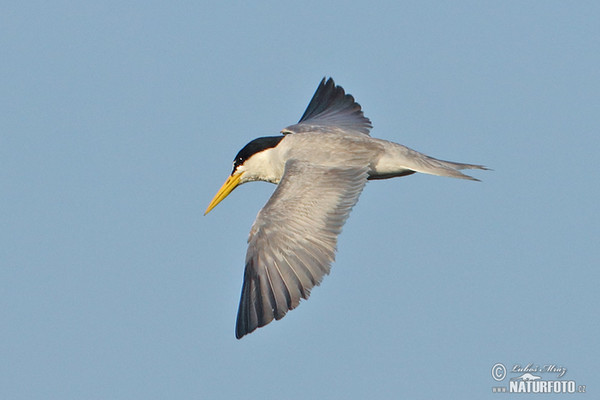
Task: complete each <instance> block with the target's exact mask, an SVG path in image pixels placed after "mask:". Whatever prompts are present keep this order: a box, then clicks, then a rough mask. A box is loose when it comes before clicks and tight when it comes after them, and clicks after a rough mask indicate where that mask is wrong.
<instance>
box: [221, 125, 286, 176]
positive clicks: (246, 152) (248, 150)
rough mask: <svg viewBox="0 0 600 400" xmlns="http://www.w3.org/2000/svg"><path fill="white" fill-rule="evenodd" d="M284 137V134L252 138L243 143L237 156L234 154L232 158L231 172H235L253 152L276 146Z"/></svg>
mask: <svg viewBox="0 0 600 400" xmlns="http://www.w3.org/2000/svg"><path fill="white" fill-rule="evenodd" d="M284 137H285V136H283V135H280V136H265V137H260V138H258V139H254V140H253V141H251V142H250V143H248V144H247V145H245V146H244V148H243V149H241V150H240V152H239V153H238V154H237V156H235V159H234V160H233V172H235V169H236V168H237V167H238V166H240V165H242V164H243V163H244V162H246V160H247V159H249V158H250V157H252V156H253V155H254V154H256V153H260V152H261V151H263V150H266V149H271V148H273V147H275V146H277V145H278V144H279V142H281V139H283V138H284ZM233 172H232V174H233Z"/></svg>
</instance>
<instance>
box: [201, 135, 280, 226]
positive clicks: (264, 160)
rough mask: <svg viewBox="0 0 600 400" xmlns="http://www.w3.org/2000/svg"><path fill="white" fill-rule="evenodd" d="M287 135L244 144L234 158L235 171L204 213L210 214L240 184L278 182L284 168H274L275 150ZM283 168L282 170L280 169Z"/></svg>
mask: <svg viewBox="0 0 600 400" xmlns="http://www.w3.org/2000/svg"><path fill="white" fill-rule="evenodd" d="M284 137H285V136H267V137H260V138H258V139H254V140H253V141H251V142H250V143H248V144H247V145H245V146H244V148H242V149H241V150H240V151H239V153H238V154H237V156H235V159H234V160H233V171H232V172H231V175H229V177H228V178H227V180H226V181H225V183H224V184H223V186H221V189H219V191H218V192H217V194H216V195H215V197H214V198H213V199H212V201H211V202H210V204H209V205H208V208H207V209H206V212H205V213H204V215H206V214H208V213H209V212H210V211H211V210H212V209H213V208H215V207H216V206H217V204H219V203H220V202H221V201H222V200H223V199H225V197H227V196H228V195H229V193H231V192H232V191H233V189H235V188H236V187H238V186H239V185H241V184H242V183H246V182H252V181H261V180H262V181H268V182H276V181H278V180H279V178H280V177H281V173H282V172H283V171H282V168H276V167H275V168H274V166H273V152H272V151H271V150H272V149H274V148H275V147H276V146H277V145H278V144H279V142H281V140H282V139H283V138H284ZM279 170H281V171H279Z"/></svg>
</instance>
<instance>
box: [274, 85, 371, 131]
mask: <svg viewBox="0 0 600 400" xmlns="http://www.w3.org/2000/svg"><path fill="white" fill-rule="evenodd" d="M371 128H372V125H371V121H370V120H369V119H368V118H367V117H365V116H364V114H363V111H362V108H361V106H360V104H358V103H357V102H356V101H355V100H354V97H353V96H352V95H350V94H346V92H345V91H344V88H342V87H341V86H337V85H336V84H335V82H334V81H333V79H331V78H329V79H328V80H327V81H326V80H325V78H323V80H321V83H320V84H319V86H318V87H317V91H316V92H315V94H314V95H313V97H312V99H311V101H310V103H309V104H308V107H306V111H304V114H303V115H302V118H300V121H298V123H297V124H295V125H290V126H288V127H287V128H285V129H283V130H282V131H281V132H282V133H284V134H287V133H300V132H345V133H353V134H361V135H367V136H368V135H369V130H370V129H371Z"/></svg>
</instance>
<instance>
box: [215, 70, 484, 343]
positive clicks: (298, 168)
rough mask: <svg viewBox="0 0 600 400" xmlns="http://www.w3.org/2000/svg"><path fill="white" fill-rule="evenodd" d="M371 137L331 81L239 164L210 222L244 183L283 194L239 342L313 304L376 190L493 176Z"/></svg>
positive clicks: (256, 244)
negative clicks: (353, 219) (354, 216)
mask: <svg viewBox="0 0 600 400" xmlns="http://www.w3.org/2000/svg"><path fill="white" fill-rule="evenodd" d="M371 128H372V126H371V121H370V120H369V119H368V118H366V117H365V116H364V114H363V112H362V109H361V106H360V105H359V104H358V103H357V102H356V101H355V100H354V97H352V95H350V94H346V93H345V91H344V89H343V88H342V87H341V86H337V85H336V84H335V83H334V81H333V79H331V78H329V79H328V80H326V79H325V78H323V80H322V81H321V83H320V84H319V86H318V87H317V90H316V92H315V94H314V95H313V97H312V99H311V101H310V103H309V104H308V107H307V108H306V111H305V112H304V114H303V115H302V118H300V121H299V122H298V123H297V124H295V125H290V126H288V127H287V128H284V129H283V130H281V135H278V136H267V137H260V138H258V139H254V140H252V141H251V142H250V143H248V144H247V145H246V146H244V148H242V149H241V150H240V152H239V153H238V154H237V156H235V159H234V161H233V171H232V172H231V175H230V176H229V177H228V178H227V180H226V181H225V183H224V184H223V186H222V187H221V188H220V189H219V191H218V192H217V194H216V195H215V197H214V198H213V200H212V201H211V202H210V204H209V206H208V208H207V209H206V212H205V213H204V215H206V214H208V213H209V212H210V211H211V210H212V209H213V208H214V207H215V206H216V205H217V204H219V203H220V202H221V201H222V200H223V199H224V198H225V197H227V195H229V193H231V191H232V190H233V189H235V188H236V187H238V186H239V185H241V184H243V183H246V182H253V181H266V182H271V183H274V184H276V185H277V187H276V189H275V191H274V192H273V195H272V196H271V198H270V199H269V200H268V201H267V204H265V206H264V207H263V208H262V210H260V212H259V213H258V215H257V217H256V220H255V221H254V224H253V225H252V228H251V230H250V236H249V237H248V251H247V253H246V268H245V272H244V283H243V285H242V295H241V299H240V305H239V309H238V315H237V323H236V332H235V334H236V337H237V338H238V339H240V338H242V337H243V336H244V335H246V334H248V333H251V332H253V331H254V330H255V329H257V328H259V327H262V326H265V325H266V324H268V323H269V322H271V321H272V320H273V319H276V320H279V319H281V318H283V317H284V316H285V314H286V313H287V312H288V311H289V310H292V309H294V308H296V307H297V306H298V304H299V303H300V300H301V299H308V297H309V295H310V291H311V289H312V288H313V287H314V286H316V285H319V283H320V282H321V280H322V278H323V276H324V275H326V274H328V273H329V270H330V266H331V263H332V262H333V261H334V258H335V250H336V244H337V237H338V235H339V234H340V232H341V230H342V226H343V225H344V222H345V221H346V219H347V218H348V215H349V214H350V211H351V210H352V207H354V205H355V204H356V202H357V201H358V196H359V195H360V193H361V192H362V190H363V188H364V187H365V184H366V183H367V181H368V180H376V179H388V178H394V177H400V176H406V175H410V174H414V173H415V172H421V173H425V174H432V175H440V176H449V177H452V178H461V179H470V180H477V179H475V178H473V177H470V176H468V175H465V174H463V173H462V172H460V170H463V169H487V168H485V167H484V166H482V165H474V164H462V163H456V162H451V161H443V160H438V159H436V158H433V157H429V156H427V155H425V154H422V153H419V152H417V151H415V150H412V149H410V148H408V147H406V146H403V145H401V144H397V143H393V142H389V141H387V140H383V139H376V138H372V137H371V136H370V135H369V131H370V129H371Z"/></svg>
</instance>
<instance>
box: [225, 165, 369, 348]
mask: <svg viewBox="0 0 600 400" xmlns="http://www.w3.org/2000/svg"><path fill="white" fill-rule="evenodd" d="M368 169H369V168H368V166H367V164H366V163H365V165H363V166H348V167H341V168H337V167H336V168H333V167H325V166H320V165H314V164H310V163H307V162H303V161H297V160H289V161H288V162H287V163H286V166H285V171H284V174H283V178H282V179H281V182H280V183H279V185H278V186H277V189H276V190H275V192H274V193H273V195H272V196H271V198H270V199H269V201H268V202H267V204H266V205H265V206H264V207H263V209H262V210H261V211H260V212H259V213H258V216H257V218H256V221H255V222H254V224H253V226H252V229H251V231H250V236H249V238H248V252H247V254H246V269H245V272H244V283H243V285H242V295H241V298H240V306H239V310H238V317H237V324H236V337H237V338H238V339H239V338H241V337H242V336H244V335H246V334H248V333H250V332H252V331H254V330H255V329H256V328H258V327H261V326H264V325H266V324H268V323H269V322H271V321H272V320H273V319H277V320H278V319H281V318H283V316H284V315H285V314H286V313H287V312H288V311H289V310H292V309H294V308H295V307H297V306H298V304H299V303H300V300H301V299H307V298H308V297H309V296H310V291H311V289H312V288H313V287H314V286H316V285H319V283H320V282H321V280H322V278H323V276H324V275H327V274H328V273H329V270H330V265H331V263H332V262H333V260H334V258H335V249H336V245H337V236H338V235H339V233H340V232H341V230H342V226H343V225H344V223H345V222H346V219H347V218H348V215H349V214H350V211H351V210H352V207H353V206H354V205H355V204H356V202H357V201H358V197H359V195H360V193H361V191H362V189H363V187H364V185H365V183H366V182H367V175H368Z"/></svg>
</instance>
